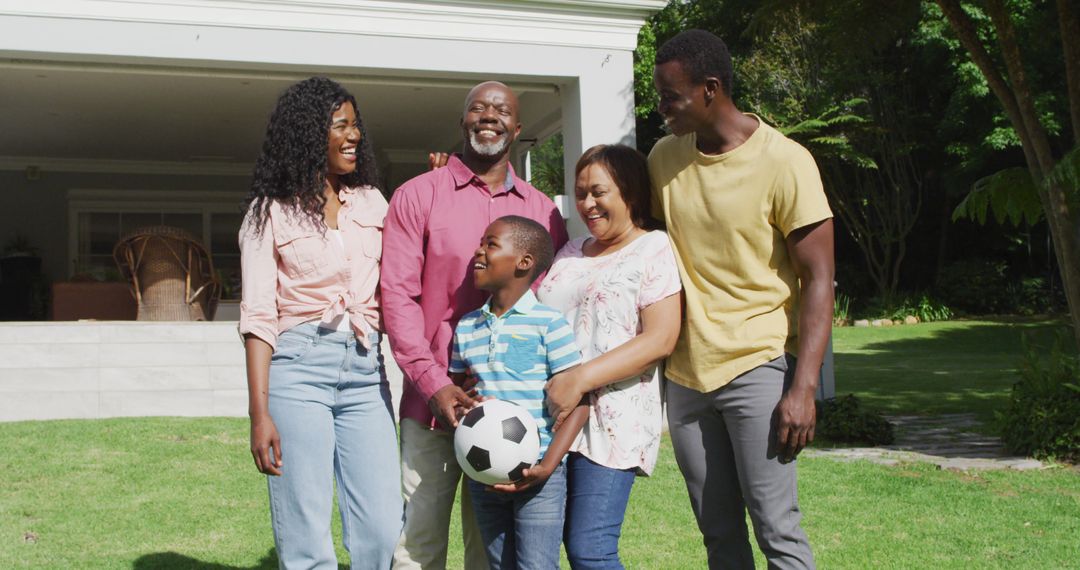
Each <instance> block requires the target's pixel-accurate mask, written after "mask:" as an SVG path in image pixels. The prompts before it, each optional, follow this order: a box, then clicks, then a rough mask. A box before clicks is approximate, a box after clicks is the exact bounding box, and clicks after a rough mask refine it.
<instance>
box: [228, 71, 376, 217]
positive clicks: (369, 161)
mask: <svg viewBox="0 0 1080 570" xmlns="http://www.w3.org/2000/svg"><path fill="white" fill-rule="evenodd" d="M345 102H349V103H352V106H353V109H355V110H356V122H357V124H358V126H359V128H360V137H361V138H360V144H359V145H358V147H357V149H356V155H357V156H356V158H357V163H358V164H357V168H356V171H355V172H351V173H349V174H347V175H345V176H342V177H341V181H342V182H343V183H344V184H345V185H347V186H350V187H355V186H378V178H379V176H378V170H377V168H376V165H375V153H374V151H373V150H372V147H371V139H370V138H369V137H368V135H367V131H366V130H365V129H364V122H363V121H362V120H361V119H360V107H359V106H358V105H357V104H356V98H354V97H353V96H352V94H350V93H349V92H348V91H346V90H345V88H344V87H342V86H341V85H339V84H338V83H337V82H335V81H333V80H331V79H327V78H325V77H312V78H310V79H305V80H303V81H301V82H299V83H296V84H294V85H292V86H291V87H289V88H288V89H286V90H285V92H284V93H282V94H281V96H280V97H278V101H277V106H276V107H274V112H273V113H271V115H270V122H269V124H267V126H266V138H265V139H263V146H262V153H261V154H259V158H258V160H256V161H255V171H254V173H253V174H252V177H251V190H250V191H248V195H247V198H246V199H245V201H244V210H245V211H246V212H250V215H251V216H253V220H252V221H253V222H254V227H255V229H256V231H257V232H259V233H261V232H262V230H263V226H264V225H265V224H266V218H267V216H269V212H270V204H271V203H272V202H274V201H277V202H279V203H280V204H281V205H283V206H285V207H286V208H287V209H290V210H292V211H293V212H295V213H297V214H300V215H302V216H303V217H305V218H307V221H309V222H310V223H311V224H312V225H313V226H314V227H316V228H325V226H326V225H325V223H324V222H323V207H324V206H326V197H325V196H323V188H324V187H325V185H326V172H327V170H326V145H327V144H328V143H329V140H330V138H329V137H330V134H329V133H330V119H331V117H332V116H333V114H334V111H336V110H337V109H338V108H340V107H341V105H343V104H344V103H345Z"/></svg>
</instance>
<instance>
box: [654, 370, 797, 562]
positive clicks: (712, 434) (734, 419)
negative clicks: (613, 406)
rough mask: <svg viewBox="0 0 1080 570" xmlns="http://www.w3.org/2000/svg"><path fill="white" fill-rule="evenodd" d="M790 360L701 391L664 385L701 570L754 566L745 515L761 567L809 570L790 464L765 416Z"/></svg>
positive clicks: (780, 388) (787, 380) (781, 386)
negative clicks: (699, 540) (700, 548)
mask: <svg viewBox="0 0 1080 570" xmlns="http://www.w3.org/2000/svg"><path fill="white" fill-rule="evenodd" d="M794 371H795V360H794V358H793V357H791V356H790V355H787V356H786V357H779V358H777V359H775V360H773V361H771V362H768V363H766V364H763V365H761V366H758V367H757V368H755V369H753V370H751V371H749V372H746V373H744V374H743V375H741V376H739V377H738V378H736V379H735V380H734V381H732V382H731V383H730V384H728V385H727V386H724V387H722V388H720V389H717V390H714V391H712V392H707V393H704V394H703V393H701V392H698V391H696V390H692V389H689V388H685V387H683V386H680V385H678V384H676V383H674V382H672V381H670V380H668V381H667V382H666V388H665V394H666V397H667V414H668V426H669V429H670V432H671V441H672V444H673V445H674V447H675V459H676V461H678V463H679V469H680V470H681V471H682V474H683V478H684V479H686V490H687V491H688V492H689V493H690V503H691V505H692V506H693V509H694V515H695V516H696V517H697V522H698V528H699V529H700V530H701V534H702V535H703V536H704V542H705V548H706V550H707V551H708V556H709V568H710V569H716V568H739V569H742V568H749V569H752V568H753V567H754V555H753V551H752V550H751V547H750V540H749V534H748V532H747V528H746V514H745V513H746V511H747V510H748V511H749V512H750V520H751V522H752V523H753V525H754V534H755V536H756V537H757V543H758V547H759V548H761V551H762V553H764V554H765V558H766V559H767V560H768V563H769V568H814V557H813V554H812V553H811V552H810V543H809V541H808V540H807V538H806V533H805V532H803V530H802V527H801V526H799V521H800V520H801V519H802V514H801V513H800V511H799V502H798V486H797V482H796V472H795V462H791V463H782V462H781V461H780V458H779V456H778V455H777V453H776V452H775V445H774V442H775V439H776V434H775V430H774V426H773V411H774V410H775V408H776V405H777V404H778V403H779V402H780V396H781V395H782V394H783V392H784V390H785V389H786V388H787V386H789V385H790V382H791V376H792V374H793V373H794Z"/></svg>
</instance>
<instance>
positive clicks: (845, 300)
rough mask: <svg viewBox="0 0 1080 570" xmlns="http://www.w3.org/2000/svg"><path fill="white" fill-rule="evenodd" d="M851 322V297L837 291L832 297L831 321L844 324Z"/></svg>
mask: <svg viewBox="0 0 1080 570" xmlns="http://www.w3.org/2000/svg"><path fill="white" fill-rule="evenodd" d="M850 322H851V297H849V296H847V295H845V294H843V293H837V294H836V297H835V298H834V299H833V323H834V324H837V325H846V324H848V323H850Z"/></svg>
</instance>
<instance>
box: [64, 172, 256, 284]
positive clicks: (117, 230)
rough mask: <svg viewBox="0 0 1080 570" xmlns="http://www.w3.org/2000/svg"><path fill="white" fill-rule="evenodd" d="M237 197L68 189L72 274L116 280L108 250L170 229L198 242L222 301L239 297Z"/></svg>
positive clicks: (238, 218) (240, 199)
mask: <svg viewBox="0 0 1080 570" xmlns="http://www.w3.org/2000/svg"><path fill="white" fill-rule="evenodd" d="M242 199H243V197H242V196H237V195H234V194H231V193H228V194H227V193H219V192H197V193H196V192H158V191H154V192H138V191H115V192H113V191H94V190H72V191H71V192H70V193H69V207H68V213H69V219H70V223H71V226H72V227H71V230H72V231H71V232H70V234H69V235H70V236H71V237H70V239H69V247H70V249H71V251H72V253H73V255H72V268H71V271H72V274H80V275H89V276H92V277H94V278H95V279H98V280H112V279H118V278H119V277H120V271H119V269H118V268H117V266H116V262H115V261H114V260H113V248H114V247H115V246H116V243H117V242H118V241H119V240H120V238H121V237H123V236H125V235H127V234H129V233H130V232H132V231H134V230H136V229H138V228H141V227H145V226H157V225H166V226H173V227H176V228H180V229H183V230H185V231H187V232H188V233H190V234H192V235H194V236H195V237H196V238H198V239H199V240H200V241H202V243H203V245H204V246H205V247H206V248H207V250H208V251H209V252H210V256H211V258H212V259H213V263H214V269H215V270H216V271H217V272H218V274H219V276H220V278H221V281H222V298H223V299H238V298H239V297H240V246H239V244H238V243H237V234H238V233H239V231H240V223H241V222H242V221H243V215H242V214H241V213H240V203H241V201H242Z"/></svg>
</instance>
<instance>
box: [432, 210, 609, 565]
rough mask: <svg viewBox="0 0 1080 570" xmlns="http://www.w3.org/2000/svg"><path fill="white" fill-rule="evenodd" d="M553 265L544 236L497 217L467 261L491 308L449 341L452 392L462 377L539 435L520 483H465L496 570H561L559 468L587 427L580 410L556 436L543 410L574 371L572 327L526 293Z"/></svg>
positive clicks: (468, 318)
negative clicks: (525, 415) (535, 456)
mask: <svg viewBox="0 0 1080 570" xmlns="http://www.w3.org/2000/svg"><path fill="white" fill-rule="evenodd" d="M553 256H554V252H553V248H552V244H551V236H550V235H549V234H548V232H547V230H545V229H544V228H543V226H541V225H540V224H538V223H536V222H534V221H533V220H530V219H527V218H523V217H520V216H504V217H501V218H499V219H497V220H495V221H494V222H492V223H491V225H489V226H488V227H487V229H486V230H485V231H484V237H483V238H482V239H481V241H480V247H479V248H478V249H477V250H476V255H475V256H474V258H473V281H474V283H475V284H476V287H477V289H482V290H484V291H489V292H491V298H490V299H489V300H488V302H487V303H485V304H484V306H483V307H481V308H480V309H478V310H476V311H473V312H471V313H468V314H466V315H465V316H464V317H462V318H461V320H460V321H459V322H458V325H457V329H456V330H455V332H454V342H453V351H452V355H451V357H450V367H449V370H450V373H451V377H452V378H453V379H454V382H455V383H456V384H458V385H462V384H463V382H464V380H465V373H466V372H468V373H469V374H470V375H471V376H473V377H475V378H476V380H477V385H476V388H477V389H478V391H479V394H480V395H481V396H483V397H495V398H499V399H502V400H507V401H510V402H513V403H515V404H518V405H521V406H523V407H525V409H527V410H529V412H530V413H532V415H533V417H535V418H536V423H537V427H538V428H539V431H540V457H541V458H540V460H539V463H537V464H536V465H534V466H533V467H532V468H530V469H526V470H525V471H524V474H523V477H522V478H521V479H519V480H518V481H515V482H513V483H510V484H507V485H496V486H494V487H486V486H484V485H482V484H480V483H477V482H476V481H471V480H470V481H469V482H468V484H469V490H470V492H471V493H472V499H473V508H474V510H475V512H476V520H477V523H479V526H480V534H481V536H482V537H483V539H484V547H485V549H486V550H487V556H488V563H489V565H490V566H491V568H492V569H493V570H498V569H503V568H505V569H514V568H530V569H531V568H558V567H559V545H560V543H561V542H562V532H563V518H564V516H563V515H564V511H565V504H566V471H565V467H564V466H563V458H564V457H565V456H566V452H567V450H568V449H569V448H570V445H571V444H572V443H573V441H574V439H575V438H576V437H577V435H578V433H579V432H580V431H581V428H582V426H584V425H585V422H586V420H587V419H588V408H587V407H586V406H578V407H577V408H576V409H575V410H574V411H573V412H572V413H571V414H570V416H569V417H568V418H567V420H566V422H565V423H564V425H563V426H561V427H560V428H559V431H558V432H555V433H554V434H553V433H552V430H551V426H552V424H553V423H554V418H552V417H551V416H550V415H549V414H548V413H547V407H546V406H545V405H544V384H546V383H547V381H548V379H550V378H551V376H552V375H554V374H556V373H558V372H562V371H563V370H566V369H568V368H571V367H573V366H576V365H577V364H578V363H580V362H581V353H580V352H578V349H577V346H576V345H575V343H574V331H573V329H572V328H571V327H570V324H569V323H567V322H566V319H565V318H564V317H563V315H562V313H560V312H559V311H557V310H555V309H552V308H551V307H548V306H545V305H541V304H540V303H539V302H538V301H537V300H536V296H535V295H534V294H533V292H532V290H531V289H530V286H531V285H532V283H533V281H534V280H535V279H536V277H537V276H538V275H540V274H541V273H543V272H544V271H546V270H547V268H548V267H549V266H550V265H551V260H552V257H553Z"/></svg>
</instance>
